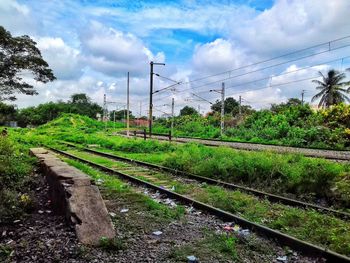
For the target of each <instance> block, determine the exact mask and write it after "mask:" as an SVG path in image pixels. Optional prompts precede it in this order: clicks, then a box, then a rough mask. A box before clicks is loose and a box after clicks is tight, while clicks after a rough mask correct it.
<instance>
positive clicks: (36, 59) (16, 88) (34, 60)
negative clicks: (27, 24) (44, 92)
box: [0, 26, 56, 100]
mask: <svg viewBox="0 0 350 263" xmlns="http://www.w3.org/2000/svg"><path fill="white" fill-rule="evenodd" d="M35 45H36V43H35V42H34V41H33V40H32V39H31V38H30V37H29V36H19V37H13V36H12V35H11V33H10V32H8V31H6V30H5V28H3V27H2V26H0V100H15V99H16V97H15V96H14V94H15V93H23V94H26V95H36V94H38V92H37V91H36V90H35V88H34V87H33V86H32V85H30V84H29V83H26V82H25V81H23V78H22V77H21V73H27V72H29V73H31V74H32V75H33V77H34V79H35V80H36V81H40V82H43V83H47V82H49V81H53V80H55V79H56V77H55V76H54V74H53V72H52V70H51V69H50V68H49V65H48V64H47V62H46V61H45V60H44V59H43V58H42V56H41V53H40V50H39V49H38V48H37V47H36V46H35Z"/></svg>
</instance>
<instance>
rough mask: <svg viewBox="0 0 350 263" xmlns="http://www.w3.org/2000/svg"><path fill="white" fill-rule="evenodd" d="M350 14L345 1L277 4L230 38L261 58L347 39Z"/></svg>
mask: <svg viewBox="0 0 350 263" xmlns="http://www.w3.org/2000/svg"><path fill="white" fill-rule="evenodd" d="M349 10H350V1H348V0H336V1H320V0H277V1H276V3H275V4H274V6H273V7H272V8H271V9H267V10H265V11H264V12H262V13H261V14H259V15H258V16H256V17H255V18H254V19H251V20H247V21H245V22H244V23H243V24H241V26H240V27H231V37H232V39H236V40H237V39H238V40H239V41H240V43H241V45H242V46H244V47H247V48H249V49H250V50H251V51H252V52H254V53H258V54H259V53H260V54H261V55H271V54H274V55H275V54H279V53H281V52H290V51H292V50H296V49H298V48H304V47H307V46H310V45H313V44H318V43H322V42H325V41H329V40H332V39H336V38H338V37H342V36H345V35H348V34H349V30H350V23H349V17H348V16H349ZM310 43H311V44H310Z"/></svg>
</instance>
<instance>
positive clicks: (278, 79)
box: [0, 0, 350, 114]
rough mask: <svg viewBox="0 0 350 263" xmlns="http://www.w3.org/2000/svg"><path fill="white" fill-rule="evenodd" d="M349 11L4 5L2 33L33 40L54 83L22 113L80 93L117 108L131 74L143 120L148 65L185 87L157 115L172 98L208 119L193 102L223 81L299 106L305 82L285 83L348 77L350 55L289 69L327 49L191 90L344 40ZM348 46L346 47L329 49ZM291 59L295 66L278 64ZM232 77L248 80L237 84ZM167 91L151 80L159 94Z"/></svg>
mask: <svg viewBox="0 0 350 263" xmlns="http://www.w3.org/2000/svg"><path fill="white" fill-rule="evenodd" d="M324 10H327V12H324ZM349 11H350V1H348V0H337V1H323V0H276V1H271V0H262V1H259V0H251V1H243V0H237V1H204V0H203V1H200V0H197V1H196V0H182V1H127V0H122V1H101V0H100V1H71V0H51V1H44V0H41V1H39V0H2V1H1V2H0V25H2V26H4V27H5V28H6V29H7V30H9V31H10V32H11V33H12V34H14V35H23V34H28V35H30V36H31V37H32V38H34V39H35V41H36V42H37V43H38V47H39V48H40V50H41V51H42V54H43V56H44V58H45V59H46V60H47V61H48V62H49V65H50V66H51V67H52V68H53V70H54V72H55V74H56V76H57V78H58V79H57V81H55V82H53V83H49V84H46V85H42V84H40V83H35V85H36V86H37V87H38V90H39V93H40V94H39V95H38V96H36V97H33V98H32V97H26V96H19V97H18V98H19V99H18V101H17V102H16V103H17V104H18V106H19V107H25V106H29V105H36V104H38V103H42V102H46V101H50V100H58V99H63V100H66V99H68V98H69V96H70V95H71V94H73V93H77V92H86V93H87V94H88V95H89V96H91V97H92V99H93V100H95V101H97V102H99V103H100V102H102V98H103V94H104V93H106V94H107V96H108V97H109V98H110V100H118V101H121V102H123V101H125V83H126V79H125V76H126V72H127V71H129V72H130V74H131V76H132V79H131V90H132V92H131V96H132V97H131V99H132V104H133V107H134V108H133V110H134V111H135V112H138V111H139V106H138V105H139V104H140V102H142V103H143V105H144V107H143V112H142V114H146V105H147V100H148V89H149V87H148V85H149V72H148V71H149V62H150V61H151V60H153V61H158V62H165V63H166V66H165V67H157V69H156V70H157V72H158V73H159V74H161V75H162V76H166V77H168V78H171V79H174V80H177V81H181V82H183V83H187V84H182V85H179V86H178V87H176V90H173V91H168V92H164V94H160V95H159V97H158V98H155V104H156V106H157V105H158V106H159V107H161V105H163V104H165V103H168V100H170V99H171V97H175V100H176V105H177V110H179V109H180V108H181V107H183V106H184V105H186V104H190V105H191V106H196V107H197V106H198V104H200V103H202V105H201V108H202V109H203V110H207V109H208V108H209V105H207V104H206V103H204V102H198V101H193V96H191V93H194V92H196V93H198V94H201V95H202V96H203V97H205V98H206V99H208V100H212V101H215V100H216V99H217V97H215V94H213V93H209V89H210V88H213V87H214V88H215V87H216V86H220V85H221V81H222V80H224V79H226V80H225V84H226V86H227V94H228V95H230V94H232V96H234V97H236V98H238V96H239V95H241V96H242V97H243V98H244V99H245V102H246V103H249V104H251V105H252V106H253V107H255V108H264V107H267V106H268V105H269V104H270V103H276V102H281V101H285V100H286V99H287V98H289V97H299V96H300V93H301V91H302V90H303V89H306V90H307V94H306V95H307V96H306V99H307V100H310V99H311V97H312V95H313V93H314V86H313V85H312V84H311V81H304V82H296V83H295V84H290V85H284V84H285V83H287V82H291V81H295V80H301V79H303V78H304V79H305V78H306V77H307V76H311V77H312V76H315V77H316V76H317V71H318V70H322V71H326V70H327V69H329V68H331V67H335V68H336V69H341V68H345V67H346V66H347V65H349V64H350V59H349V58H347V54H349V51H350V48H342V49H339V50H334V51H333V50H332V52H327V53H324V54H320V55H317V56H314V57H310V58H308V59H303V60H295V59H296V58H298V56H299V57H300V56H302V55H309V54H312V53H315V52H318V51H319V50H322V49H324V48H327V45H324V46H320V47H318V48H317V49H311V50H307V51H305V52H304V53H303V54H302V53H299V54H295V55H291V56H288V57H284V58H280V59H278V60H274V61H272V62H271V63H270V64H268V63H265V64H262V65H260V66H261V67H262V66H269V65H274V63H275V64H276V63H277V64H278V63H282V64H281V65H280V66H274V67H271V68H269V69H268V70H263V71H256V68H257V66H255V67H248V68H245V69H241V70H239V71H237V72H231V73H230V72H229V73H225V74H221V75H218V76H216V77H210V78H206V79H204V80H202V81H197V82H193V83H191V81H192V80H194V79H197V78H198V77H205V76H209V75H212V74H215V73H220V72H224V71H228V70H232V69H235V68H237V67H242V66H245V65H247V64H251V63H256V62H258V61H261V60H265V59H268V58H271V57H275V56H278V55H281V54H285V53H289V52H291V51H295V50H298V49H302V48H306V47H309V46H312V45H315V44H319V43H325V42H327V41H331V40H333V39H337V38H340V37H343V36H347V35H350V20H349V19H348V13H349ZM347 44H350V38H347V39H345V40H342V41H338V42H334V43H332V46H334V47H336V46H341V45H345V46H346V45H347ZM341 58H343V60H341ZM288 60H295V61H294V62H292V63H283V62H286V61H288ZM327 61H328V62H327ZM329 61H332V62H329ZM303 68H305V70H303ZM238 73H239V74H242V73H245V74H244V76H241V77H235V76H234V74H238ZM261 79H263V80H261ZM264 79H265V80H264ZM252 80H253V81H252ZM254 80H257V81H256V82H254ZM188 82H190V83H188ZM209 83H213V84H209ZM170 84H172V82H171V81H167V80H165V79H160V78H156V79H155V85H156V88H158V89H159V88H163V87H166V86H168V85H170ZM280 84H283V85H280ZM203 85H204V86H203ZM206 85H207V86H206ZM200 86H202V87H200ZM260 87H262V88H263V89H261V90H259V89H258V88H260ZM254 89H256V91H254ZM251 90H253V91H251ZM157 96H158V95H157ZM162 109H163V108H162ZM168 110H169V109H163V111H168Z"/></svg>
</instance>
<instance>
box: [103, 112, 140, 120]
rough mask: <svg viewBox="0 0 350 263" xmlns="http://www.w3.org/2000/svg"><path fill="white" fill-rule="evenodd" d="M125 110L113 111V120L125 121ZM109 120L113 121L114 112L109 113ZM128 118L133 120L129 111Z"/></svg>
mask: <svg viewBox="0 0 350 263" xmlns="http://www.w3.org/2000/svg"><path fill="white" fill-rule="evenodd" d="M127 112H128V111H127V110H119V111H115V119H116V120H123V119H124V120H125V119H126V114H127ZM109 116H110V119H111V120H114V110H113V111H111V113H110V115H109ZM129 117H130V119H134V118H135V117H134V116H133V115H132V112H131V111H129Z"/></svg>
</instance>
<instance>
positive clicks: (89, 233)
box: [67, 185, 115, 245]
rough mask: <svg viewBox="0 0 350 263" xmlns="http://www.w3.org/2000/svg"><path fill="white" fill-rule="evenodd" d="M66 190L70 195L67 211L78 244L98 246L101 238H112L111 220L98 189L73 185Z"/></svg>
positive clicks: (113, 232)
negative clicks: (72, 223)
mask: <svg viewBox="0 0 350 263" xmlns="http://www.w3.org/2000/svg"><path fill="white" fill-rule="evenodd" d="M67 190H68V191H69V193H70V195H71V196H70V198H69V202H68V203H69V207H68V209H69V211H70V214H71V221H72V222H75V230H76V233H77V236H78V238H79V240H80V242H82V243H84V244H91V245H98V244H99V242H100V239H101V238H102V237H106V238H113V237H114V236H115V231H114V228H113V224H112V220H111V219H110V216H109V214H108V211H107V208H106V206H105V204H104V202H103V199H102V197H101V195H100V192H99V190H98V188H97V187H96V186H93V185H90V186H76V185H73V186H71V187H69V188H68V189H67Z"/></svg>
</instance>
